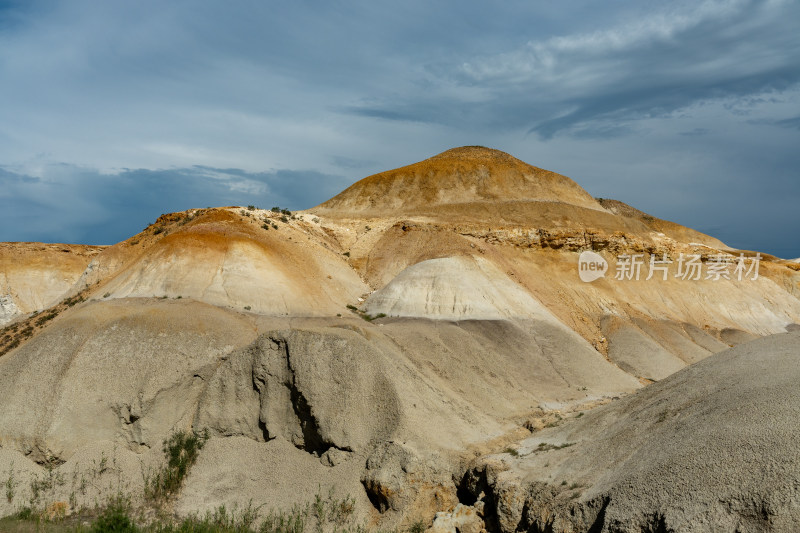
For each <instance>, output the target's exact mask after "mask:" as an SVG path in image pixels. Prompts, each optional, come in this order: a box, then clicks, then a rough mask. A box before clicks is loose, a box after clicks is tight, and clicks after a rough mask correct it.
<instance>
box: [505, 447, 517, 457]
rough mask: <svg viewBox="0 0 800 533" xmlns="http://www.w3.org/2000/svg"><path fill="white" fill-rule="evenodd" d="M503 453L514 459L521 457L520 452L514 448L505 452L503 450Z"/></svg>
mask: <svg viewBox="0 0 800 533" xmlns="http://www.w3.org/2000/svg"><path fill="white" fill-rule="evenodd" d="M503 453H507V454H508V455H510V456H512V457H519V452H518V451H517V450H515V449H514V448H506V449H505V450H503Z"/></svg>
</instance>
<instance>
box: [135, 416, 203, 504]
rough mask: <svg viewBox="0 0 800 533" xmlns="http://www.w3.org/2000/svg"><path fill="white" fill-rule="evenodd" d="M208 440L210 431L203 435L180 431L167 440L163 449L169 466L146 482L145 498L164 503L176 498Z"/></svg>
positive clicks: (165, 466)
mask: <svg viewBox="0 0 800 533" xmlns="http://www.w3.org/2000/svg"><path fill="white" fill-rule="evenodd" d="M207 440H208V430H206V431H205V432H203V433H198V432H196V431H188V432H187V431H178V432H176V433H174V434H173V435H172V436H171V437H170V438H169V439H167V441H166V442H165V443H164V447H163V451H164V455H165V456H166V459H167V464H166V465H164V467H163V468H161V470H159V471H157V472H156V473H155V474H154V475H153V476H152V477H149V478H148V479H147V480H146V483H145V485H146V487H145V498H146V499H147V500H148V501H150V502H153V503H163V502H165V501H167V500H169V499H170V498H171V497H172V496H174V495H175V494H176V493H177V492H178V490H180V488H181V486H182V485H183V480H184V479H185V478H186V475H187V474H188V473H189V469H190V468H191V467H192V465H194V463H195V461H197V456H198V454H199V453H200V450H201V449H203V446H205V443H206V441H207Z"/></svg>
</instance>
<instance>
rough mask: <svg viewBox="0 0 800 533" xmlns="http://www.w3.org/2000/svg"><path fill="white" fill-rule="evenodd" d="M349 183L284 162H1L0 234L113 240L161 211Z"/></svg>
mask: <svg viewBox="0 0 800 533" xmlns="http://www.w3.org/2000/svg"><path fill="white" fill-rule="evenodd" d="M347 184H348V180H347V179H346V178H343V177H341V176H336V175H327V174H322V173H320V172H316V171H298V170H286V169H281V170H274V171H270V172H260V173H249V172H245V171H243V170H241V169H218V168H212V167H206V166H195V167H190V168H175V169H161V170H148V169H125V170H122V171H120V172H118V173H115V174H105V173H101V172H99V171H97V170H95V169H91V168H82V167H75V166H72V165H50V166H47V167H45V168H43V169H42V176H41V177H34V176H30V175H27V174H20V173H18V172H15V171H14V170H10V169H8V168H3V167H0V191H2V192H0V241H45V242H76V243H91V244H113V243H115V242H119V241H121V240H124V239H126V238H128V237H129V236H131V235H133V234H135V233H137V232H139V231H141V229H142V228H144V227H146V226H147V225H148V224H149V223H151V222H152V221H153V220H155V219H156V218H157V217H158V216H159V215H161V214H162V213H168V212H173V211H182V210H185V209H189V208H195V207H207V206H221V205H251V204H253V205H259V206H261V207H272V206H275V205H277V206H280V207H288V208H289V209H292V210H296V209H307V208H309V207H313V206H314V205H316V204H318V203H321V202H323V201H325V200H327V199H328V198H329V197H330V196H332V195H333V194H335V193H337V192H339V191H340V190H341V189H342V188H344V186H345V185H347Z"/></svg>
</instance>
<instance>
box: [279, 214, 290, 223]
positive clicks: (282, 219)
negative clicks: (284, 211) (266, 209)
mask: <svg viewBox="0 0 800 533" xmlns="http://www.w3.org/2000/svg"><path fill="white" fill-rule="evenodd" d="M281 222H283V223H287V222H289V219H288V218H286V215H284V216H282V217H281Z"/></svg>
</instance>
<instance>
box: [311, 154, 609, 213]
mask: <svg viewBox="0 0 800 533" xmlns="http://www.w3.org/2000/svg"><path fill="white" fill-rule="evenodd" d="M524 200H529V201H530V200H533V201H545V202H563V203H567V204H573V205H578V206H581V207H587V208H590V209H596V210H603V208H602V207H601V206H600V205H599V204H598V203H597V202H596V201H595V200H594V198H592V197H591V195H589V193H587V192H586V191H584V190H583V189H582V188H581V187H580V186H578V184H576V183H575V182H574V181H572V180H571V179H569V178H567V177H566V176H562V175H560V174H556V173H555V172H550V171H547V170H542V169H540V168H537V167H534V166H532V165H529V164H527V163H523V162H522V161H520V160H519V159H516V158H514V157H512V156H510V155H509V154H507V153H505V152H501V151H499V150H492V149H490V148H484V147H482V146H465V147H462V148H454V149H452V150H447V151H446V152H442V153H441V154H439V155H436V156H434V157H431V158H429V159H426V160H424V161H421V162H419V163H415V164H413V165H409V166H406V167H402V168H398V169H395V170H390V171H387V172H382V173H380V174H374V175H372V176H369V177H367V178H364V179H362V180H361V181H359V182H357V183H356V184H354V185H352V186H351V187H349V188H348V189H346V190H345V191H343V192H341V193H340V194H338V195H336V196H335V197H333V198H331V199H330V200H328V201H327V202H325V203H323V204H321V205H319V206H317V207H316V208H314V209H313V210H312V211H315V212H319V213H321V214H325V215H328V216H331V215H334V214H339V215H342V216H353V215H354V214H363V213H367V212H372V213H376V214H384V215H385V214H386V213H388V212H403V213H410V212H413V211H414V210H415V209H419V208H428V207H431V206H437V205H446V204H463V203H470V202H495V201H524Z"/></svg>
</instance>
